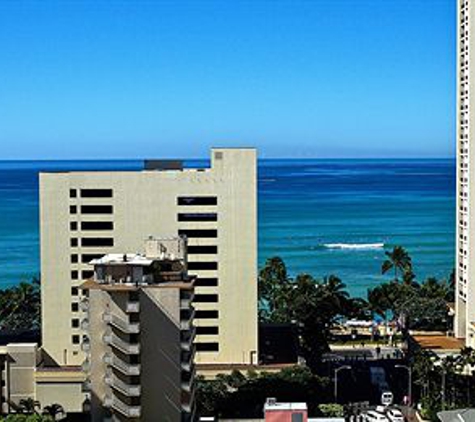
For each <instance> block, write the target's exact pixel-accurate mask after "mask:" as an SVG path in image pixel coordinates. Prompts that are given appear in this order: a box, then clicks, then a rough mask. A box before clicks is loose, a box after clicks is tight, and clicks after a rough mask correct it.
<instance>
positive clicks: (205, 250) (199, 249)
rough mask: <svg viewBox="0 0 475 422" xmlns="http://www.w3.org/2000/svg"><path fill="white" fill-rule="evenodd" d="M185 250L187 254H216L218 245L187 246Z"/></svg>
mask: <svg viewBox="0 0 475 422" xmlns="http://www.w3.org/2000/svg"><path fill="white" fill-rule="evenodd" d="M187 252H188V254H189V255H192V254H196V255H206V254H217V253H218V247H217V246H213V245H203V246H195V245H192V246H188V248H187Z"/></svg>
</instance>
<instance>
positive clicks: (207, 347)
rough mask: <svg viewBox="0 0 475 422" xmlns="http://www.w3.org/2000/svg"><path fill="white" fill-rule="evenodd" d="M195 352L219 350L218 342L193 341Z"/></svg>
mask: <svg viewBox="0 0 475 422" xmlns="http://www.w3.org/2000/svg"><path fill="white" fill-rule="evenodd" d="M195 347H196V351H197V352H219V343H195Z"/></svg>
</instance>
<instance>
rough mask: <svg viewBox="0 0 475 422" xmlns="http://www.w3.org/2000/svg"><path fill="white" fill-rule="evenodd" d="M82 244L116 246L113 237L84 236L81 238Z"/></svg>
mask: <svg viewBox="0 0 475 422" xmlns="http://www.w3.org/2000/svg"><path fill="white" fill-rule="evenodd" d="M81 246H83V247H91V248H92V247H102V246H114V239H112V238H111V237H84V238H82V239H81Z"/></svg>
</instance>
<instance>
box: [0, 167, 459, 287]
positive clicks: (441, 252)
mask: <svg viewBox="0 0 475 422" xmlns="http://www.w3.org/2000/svg"><path fill="white" fill-rule="evenodd" d="M142 164H143V162H142V161H139V160H124V161H3V162H2V161H0V288H3V287H6V286H9V285H14V284H16V283H18V282H19V281H21V280H26V279H29V278H31V277H32V276H36V275H38V274H39V225H38V172H39V171H49V170H51V171H57V170H88V169H89V170H110V169H113V170H137V169H140V168H142ZM186 164H187V165H189V166H205V165H206V164H207V162H206V161H205V160H195V161H193V160H190V161H187V162H186ZM258 206H259V251H258V252H259V265H260V266H262V264H263V263H264V262H265V260H266V259H267V258H270V257H272V256H280V257H282V258H283V259H284V260H285V262H286V264H287V266H288V270H289V272H290V274H291V275H293V276H295V275H296V274H298V273H302V272H306V273H310V274H312V275H313V276H314V277H316V278H322V277H324V276H326V275H330V274H334V275H337V276H338V277H340V278H341V279H342V280H343V282H344V283H346V285H347V287H348V290H349V292H350V293H351V294H353V295H355V296H365V295H366V291H367V289H368V288H370V287H373V286H375V285H377V284H379V283H381V282H382V281H384V280H387V279H388V277H389V276H383V275H381V264H382V262H383V260H384V251H385V250H389V249H390V248H391V247H393V246H394V245H402V246H404V247H405V248H406V249H407V250H408V251H409V253H410V255H411V256H412V259H413V262H414V270H415V273H416V275H417V276H418V279H420V280H423V279H425V278H426V277H429V276H435V277H439V278H447V277H448V275H449V274H450V272H451V271H452V269H453V267H454V249H455V247H454V244H455V161H454V160H449V159H447V160H445V159H440V160H425V159H424V160H423V159H421V160H389V159H388V160H327V159H325V160H323V159H322V160H320V159H315V160H313V159H312V160H290V159H289V160H261V161H260V162H259V182H258Z"/></svg>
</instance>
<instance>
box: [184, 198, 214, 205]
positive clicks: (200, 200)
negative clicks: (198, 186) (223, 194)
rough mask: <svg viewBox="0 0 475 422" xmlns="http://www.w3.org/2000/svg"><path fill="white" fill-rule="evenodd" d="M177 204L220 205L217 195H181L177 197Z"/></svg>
mask: <svg viewBox="0 0 475 422" xmlns="http://www.w3.org/2000/svg"><path fill="white" fill-rule="evenodd" d="M177 204H178V205H181V206H195V205H198V206H207V205H211V206H212V205H218V198H217V197H216V196H180V197H178V198H177Z"/></svg>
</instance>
